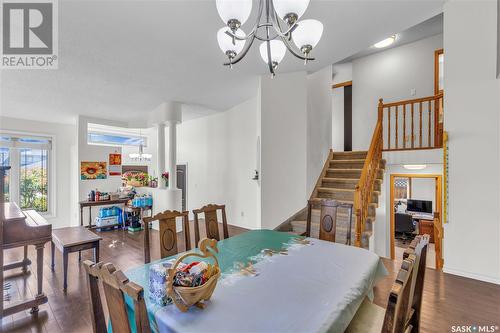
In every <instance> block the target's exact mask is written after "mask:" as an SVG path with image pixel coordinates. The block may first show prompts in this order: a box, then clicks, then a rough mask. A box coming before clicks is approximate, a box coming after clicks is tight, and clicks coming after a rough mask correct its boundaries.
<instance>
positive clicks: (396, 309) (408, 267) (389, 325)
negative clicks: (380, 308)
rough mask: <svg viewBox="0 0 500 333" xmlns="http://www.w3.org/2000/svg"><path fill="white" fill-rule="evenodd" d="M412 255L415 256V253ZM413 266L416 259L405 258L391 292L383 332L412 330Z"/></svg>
mask: <svg viewBox="0 0 500 333" xmlns="http://www.w3.org/2000/svg"><path fill="white" fill-rule="evenodd" d="M411 256H414V254H412V255H411ZM413 267H414V261H412V260H409V259H405V260H403V263H402V265H401V269H400V270H399V272H398V275H397V277H396V281H395V282H394V284H393V285H392V288H391V292H390V294H389V301H388V304H387V310H386V312H385V317H384V323H383V325H382V333H403V332H405V333H406V332H410V331H411V326H407V312H408V308H409V302H410V300H409V298H410V289H411V277H412V275H413Z"/></svg>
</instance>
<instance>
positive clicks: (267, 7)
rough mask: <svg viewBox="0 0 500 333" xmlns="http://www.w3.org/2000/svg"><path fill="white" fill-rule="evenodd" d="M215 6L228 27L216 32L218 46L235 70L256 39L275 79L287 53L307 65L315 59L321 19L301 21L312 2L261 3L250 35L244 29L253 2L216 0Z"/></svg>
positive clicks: (283, 0)
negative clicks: (313, 50)
mask: <svg viewBox="0 0 500 333" xmlns="http://www.w3.org/2000/svg"><path fill="white" fill-rule="evenodd" d="M216 5H217V11H218V12H219V15H220V17H221V19H222V21H223V22H224V23H225V24H226V26H225V27H223V28H221V29H219V31H218V32H217V41H218V43H219V47H220V48H221V50H222V52H224V54H225V55H226V56H227V58H228V62H227V63H225V64H224V65H225V66H229V67H231V68H232V66H233V64H236V63H238V62H239V61H240V60H241V59H243V58H244V57H245V55H246V54H247V52H248V50H250V47H251V46H252V44H253V42H254V41H255V39H258V40H259V41H261V42H262V43H261V44H260V46H259V50H260V56H261V57H262V59H263V60H264V62H265V63H267V65H268V67H269V71H270V72H271V74H272V75H273V76H274V75H275V73H276V68H277V67H278V65H279V63H280V62H281V61H282V60H283V58H284V57H285V53H286V50H288V51H290V53H291V54H293V55H294V56H295V57H297V58H299V59H302V60H304V64H307V62H308V61H309V60H314V58H311V57H310V53H311V51H312V49H313V48H314V47H315V46H316V45H317V44H318V42H319V40H320V39H321V35H322V34H323V24H322V23H321V22H320V21H318V20H302V21H299V18H300V17H301V16H302V15H303V14H304V12H305V11H306V9H307V6H308V5H309V0H259V9H258V12H257V22H256V23H255V25H254V26H253V29H252V30H251V32H250V33H249V34H245V32H244V31H243V30H242V29H241V26H242V25H243V24H244V23H245V22H246V21H247V20H248V18H249V16H250V13H251V11H252V0H216ZM291 41H293V43H294V44H295V46H296V48H295V47H294V46H293V45H292V43H291Z"/></svg>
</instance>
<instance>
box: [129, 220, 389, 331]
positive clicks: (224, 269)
mask: <svg viewBox="0 0 500 333" xmlns="http://www.w3.org/2000/svg"><path fill="white" fill-rule="evenodd" d="M217 248H218V253H217V259H218V263H219V267H220V269H221V277H220V279H219V281H218V284H217V287H216V288H215V291H214V293H213V295H212V297H211V299H210V300H209V301H207V302H206V306H205V308H203V309H201V308H198V307H191V308H189V310H188V311H187V312H181V311H180V310H179V309H178V308H177V307H176V306H175V305H174V304H167V305H164V306H161V305H158V304H157V303H156V302H154V301H153V300H152V299H151V297H150V294H149V274H150V269H149V268H150V266H151V265H154V264H157V263H160V262H163V261H168V260H170V261H172V260H173V259H175V257H176V256H173V257H169V258H164V259H161V260H158V261H155V262H152V263H150V264H146V265H141V266H139V267H136V268H132V269H130V270H128V271H126V272H125V274H126V276H127V277H128V278H129V280H131V281H133V282H135V283H137V284H139V285H141V286H142V287H143V288H144V298H145V301H146V307H147V310H148V315H149V318H150V323H151V327H152V330H153V331H155V332H162V333H163V332H344V330H345V329H346V328H347V326H348V325H349V323H350V321H351V320H352V318H353V317H354V315H355V314H356V311H357V310H358V308H359V307H360V305H361V303H362V302H363V300H364V299H365V298H366V297H368V298H372V297H373V287H374V284H375V283H376V281H377V280H378V279H380V278H382V277H384V276H385V275H387V274H388V273H387V270H386V268H385V266H384V265H383V263H382V261H381V259H380V257H379V256H378V255H376V254H375V253H373V252H371V251H368V250H366V249H363V248H358V247H354V246H347V245H343V244H339V243H333V242H328V241H323V240H319V239H315V238H304V237H300V236H297V235H294V234H290V233H286V232H279V231H273V230H252V231H248V232H245V233H242V234H239V235H237V236H233V237H230V238H227V239H223V240H221V241H219V242H218V243H217ZM195 251H197V249H195ZM178 255H181V254H178ZM178 255H177V256H178ZM127 305H128V310H129V319H130V320H131V321H132V322H133V321H134V315H133V304H132V301H131V300H130V299H128V300H127ZM131 326H132V327H135V325H131Z"/></svg>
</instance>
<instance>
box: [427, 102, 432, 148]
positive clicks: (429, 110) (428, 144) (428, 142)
mask: <svg viewBox="0 0 500 333" xmlns="http://www.w3.org/2000/svg"><path fill="white" fill-rule="evenodd" d="M427 107H428V113H429V129H428V134H429V135H428V139H427V140H429V141H427V147H430V146H431V101H428V102H427Z"/></svg>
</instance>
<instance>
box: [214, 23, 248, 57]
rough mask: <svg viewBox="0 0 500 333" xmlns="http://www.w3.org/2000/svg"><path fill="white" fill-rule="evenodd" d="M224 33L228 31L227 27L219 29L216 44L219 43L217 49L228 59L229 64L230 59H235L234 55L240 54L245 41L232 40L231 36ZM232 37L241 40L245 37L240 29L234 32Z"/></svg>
mask: <svg viewBox="0 0 500 333" xmlns="http://www.w3.org/2000/svg"><path fill="white" fill-rule="evenodd" d="M226 31H228V28H227V27H223V28H220V29H219V31H218V32H217V42H218V43H219V47H220V49H221V50H222V52H223V53H224V54H225V55H226V56H227V57H228V58H229V61H230V62H231V61H232V59H233V58H234V57H236V55H237V54H238V53H240V52H241V50H243V47H244V46H245V41H244V40H238V39H236V38H232V37H231V36H229V35H228V34H226ZM234 35H236V36H238V37H242V38H243V37H245V32H243V30H241V29H238V30H236V31H235V32H234Z"/></svg>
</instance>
